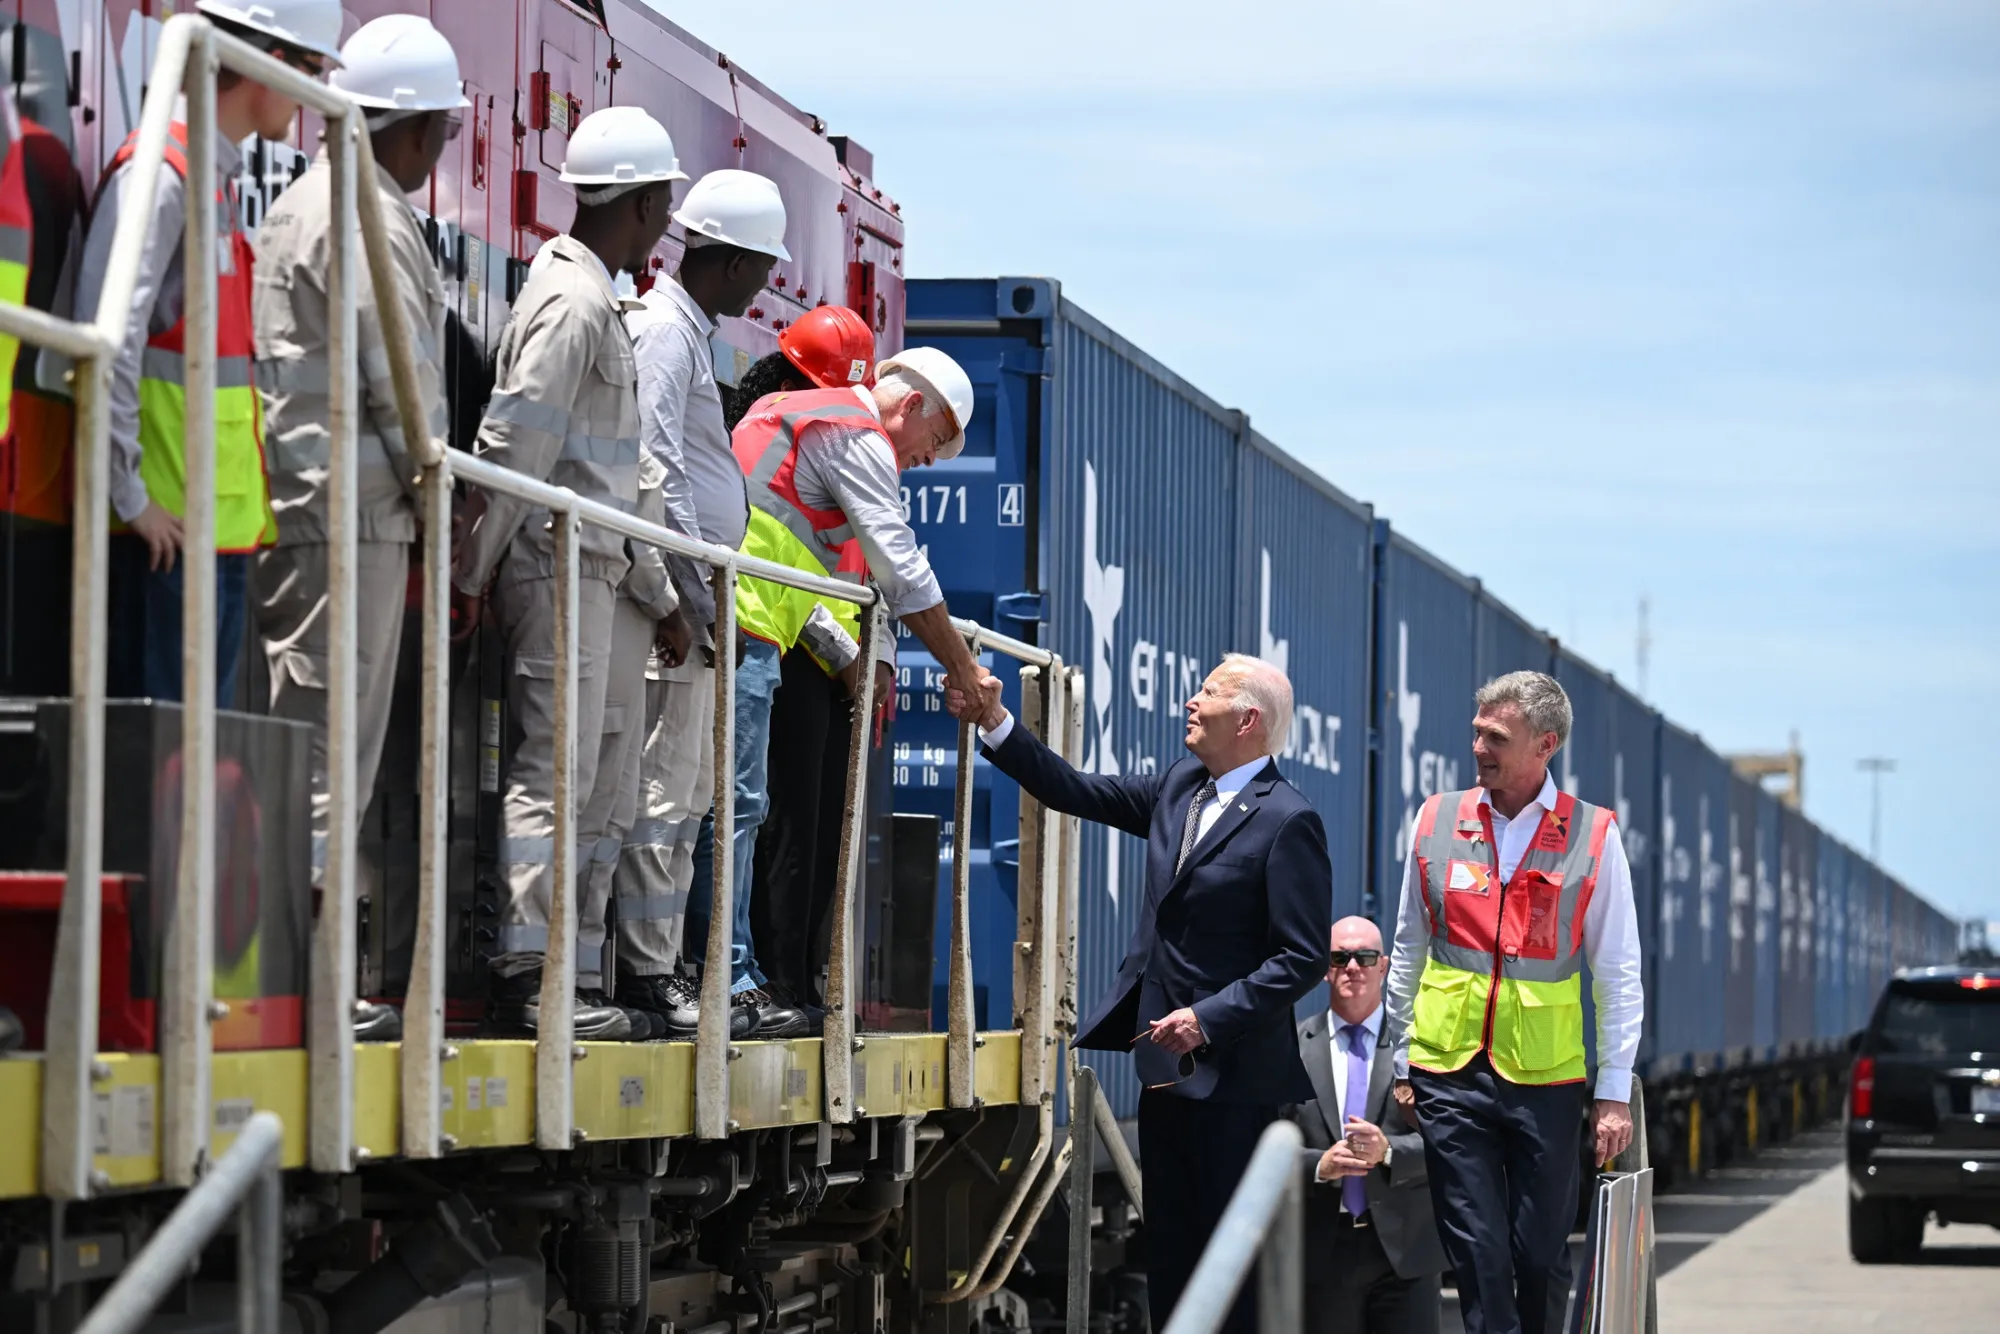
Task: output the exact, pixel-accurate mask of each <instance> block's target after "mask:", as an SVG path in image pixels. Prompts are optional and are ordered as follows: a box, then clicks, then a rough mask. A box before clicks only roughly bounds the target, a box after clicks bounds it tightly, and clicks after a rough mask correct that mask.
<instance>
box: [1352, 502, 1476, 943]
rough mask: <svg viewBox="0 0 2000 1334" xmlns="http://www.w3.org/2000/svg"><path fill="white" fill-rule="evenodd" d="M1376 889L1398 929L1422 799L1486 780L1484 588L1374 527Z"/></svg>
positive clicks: (1379, 905)
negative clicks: (1476, 654)
mask: <svg viewBox="0 0 2000 1334" xmlns="http://www.w3.org/2000/svg"><path fill="white" fill-rule="evenodd" d="M1376 535H1377V548H1376V550H1377V557H1376V559H1377V565H1376V570H1377V587H1376V604H1375V605H1376V635H1375V646H1376V651H1377V653H1378V654H1379V656H1378V657H1377V659H1376V663H1375V714H1374V727H1375V729H1376V734H1377V736H1379V737H1380V738H1381V753H1380V755H1379V756H1378V758H1377V760H1376V764H1375V809H1374V852H1373V865H1374V873H1373V880H1374V888H1375V903H1374V905H1373V907H1372V909H1371V911H1372V913H1373V915H1374V917H1375V919H1376V920H1377V921H1378V922H1381V923H1382V924H1383V931H1384V934H1385V935H1386V934H1389V933H1391V932H1393V931H1394V929H1395V918H1396V909H1397V905H1398V903H1399V902H1400V898H1401V893H1402V884H1403V867H1404V862H1405V860H1406V859H1407V857H1408V855H1409V841H1410V831H1411V829H1412V828H1413V827H1414V825H1415V823H1416V818H1417V812H1418V811H1419V810H1420V809H1422V807H1423V804H1424V798H1426V797H1428V796H1430V795H1431V794H1432V793H1434V792H1452V791H1457V790H1459V789H1462V788H1468V787H1471V786H1473V785H1474V784H1475V783H1477V782H1478V781H1479V780H1478V778H1477V776H1476V775H1475V774H1474V773H1473V768H1472V712H1473V709H1472V695H1473V691H1474V689H1475V688H1476V682H1475V681H1474V671H1473V667H1474V663H1473V646H1474V642H1475V639H1474V636H1475V627H1476V624H1477V617H1478V605H1479V592H1478V586H1477V585H1476V584H1475V583H1474V582H1473V581H1472V580H1470V579H1467V578H1466V577H1465V576H1464V575H1461V574H1459V573H1458V572H1457V571H1456V570H1454V569H1452V568H1451V567H1450V566H1449V565H1446V564H1445V563H1444V562H1443V561H1441V560H1439V559H1438V558H1437V557H1435V556H1433V555H1431V554H1430V553H1429V552H1428V551H1425V550H1424V549H1423V548H1422V547H1420V546H1418V545H1416V543H1414V542H1411V541H1409V540H1408V539H1407V538H1405V537H1404V536H1403V535H1402V534H1400V533H1397V532H1394V531H1392V530H1391V529H1390V528H1389V526H1388V525H1387V524H1384V523H1378V524H1377V525H1376Z"/></svg>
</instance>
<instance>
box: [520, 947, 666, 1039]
mask: <svg viewBox="0 0 2000 1334" xmlns="http://www.w3.org/2000/svg"><path fill="white" fill-rule="evenodd" d="M486 1018H487V1022H488V1023H490V1024H492V1025H493V1026H494V1027H496V1028H500V1029H504V1030H507V1031H509V1032H511V1033H514V1034H517V1035H520V1034H525V1035H526V1036H528V1037H535V1036H537V1035H538V1034H539V1032H540V1030H541V1023H542V970H541V968H540V967H539V966H536V967H531V968H526V969H522V970H520V971H518V972H514V973H512V974H502V973H500V972H498V971H496V972H495V973H494V974H493V980H492V984H491V987H490V989H489V992H488V1000H487V1005H486ZM570 1021H571V1028H572V1031H573V1032H574V1034H575V1036H576V1040H577V1041H579V1042H643V1041H645V1039H646V1037H647V1035H648V1034H650V1033H651V1032H652V1030H653V1025H652V1022H651V1021H650V1020H643V1019H642V1020H640V1022H639V1023H638V1024H636V1025H635V1024H634V1023H633V1016H632V1015H631V1014H630V1013H628V1012H627V1011H625V1010H623V1009H620V1008H619V1007H618V1006H615V1005H600V1004H593V1003H592V1002H591V1001H589V1000H586V999H585V998H584V996H583V995H582V994H581V993H579V994H578V996H577V998H576V1005H575V1008H574V1009H573V1010H572V1011H571V1014H570Z"/></svg>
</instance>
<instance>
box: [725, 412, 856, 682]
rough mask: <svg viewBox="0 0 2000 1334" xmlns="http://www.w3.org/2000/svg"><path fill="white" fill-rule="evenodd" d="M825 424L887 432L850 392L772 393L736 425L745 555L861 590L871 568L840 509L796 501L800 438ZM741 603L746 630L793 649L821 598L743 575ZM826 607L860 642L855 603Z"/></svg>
mask: <svg viewBox="0 0 2000 1334" xmlns="http://www.w3.org/2000/svg"><path fill="white" fill-rule="evenodd" d="M821 424H826V425H834V426H850V427H863V428H866V429H869V430H875V431H879V430H881V428H882V423H881V420H880V419H879V418H877V417H876V415H875V414H874V413H873V412H871V411H869V410H868V408H867V407H865V406H863V404H862V403H861V401H860V399H858V398H857V397H855V394H854V391H853V390H851V389H809V390H805V391H803V392H799V393H779V394H770V395H768V396H766V397H764V398H761V399H759V400H757V402H756V403H754V404H753V405H751V408H750V411H749V412H747V413H745V414H744V417H743V420H742V421H740V422H738V423H737V424H736V430H735V431H734V432H733V433H732V434H731V436H730V446H731V448H733V449H734V450H735V452H736V462H737V464H738V465H739V466H740V467H741V468H742V469H743V475H744V477H745V479H747V480H748V482H749V483H750V511H751V512H750V524H749V528H748V530H747V531H746V532H745V534H744V537H743V551H744V553H745V554H746V555H751V556H760V557H762V558H763V559H765V560H769V561H774V562H776V563H778V564H780V565H789V566H791V567H792V568H793V569H796V570H803V571H805V572H806V573H808V574H820V575H830V576H832V577H833V578H836V579H843V580H848V581H851V582H853V583H860V582H861V581H862V580H864V579H866V578H867V577H868V562H867V559H866V558H865V557H864V556H863V555H862V553H861V541H860V539H859V538H857V537H855V535H854V529H853V528H852V526H851V525H849V523H848V522H847V515H845V514H844V513H842V512H841V511H840V510H837V509H816V508H814V507H813V506H811V505H808V504H806V503H805V501H803V500H801V499H800V498H799V488H798V479H797V476H796V473H797V470H798V443H799V437H800V436H801V435H802V434H804V432H805V429H806V428H807V427H808V426H814V425H821ZM737 601H738V607H737V616H738V619H739V621H740V623H741V624H742V626H743V628H744V630H746V631H747V632H749V633H750V634H753V635H756V636H757V637H758V638H760V639H765V640H769V641H770V642H771V643H774V644H776V645H777V646H778V647H779V648H781V649H786V650H789V649H790V648H791V647H792V645H793V644H795V643H797V642H798V637H799V631H800V628H801V627H802V626H804V624H805V620H806V617H807V616H809V615H810V614H811V612H812V607H813V604H814V603H815V602H819V601H820V599H818V598H815V597H814V596H813V595H812V594H810V593H805V592H801V591H800V590H798V589H795V588H786V587H784V586H782V585H779V584H774V583H771V582H770V581H769V580H765V579H756V578H752V577H750V576H748V575H745V576H744V577H742V578H741V579H739V580H738V581H737ZM825 606H826V608H827V610H828V611H830V612H832V613H833V615H834V619H835V620H837V621H839V622H840V624H841V625H842V627H844V628H845V629H846V630H847V632H848V634H850V635H852V636H854V638H855V640H856V641H857V642H859V640H860V637H861V636H860V633H859V626H860V616H859V612H858V609H857V608H856V606H855V604H854V603H852V602H842V601H839V600H837V599H828V600H826V602H825Z"/></svg>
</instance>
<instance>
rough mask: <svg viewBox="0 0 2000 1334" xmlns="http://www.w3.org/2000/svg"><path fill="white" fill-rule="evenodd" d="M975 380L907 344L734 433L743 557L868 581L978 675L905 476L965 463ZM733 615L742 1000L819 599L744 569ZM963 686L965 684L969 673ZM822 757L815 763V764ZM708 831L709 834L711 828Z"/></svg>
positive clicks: (955, 662) (706, 843) (754, 973)
mask: <svg viewBox="0 0 2000 1334" xmlns="http://www.w3.org/2000/svg"><path fill="white" fill-rule="evenodd" d="M972 407H973V399H972V381H971V380H970V379H968V378H967V377H966V374H965V372H964V371H963V370H962V369H960V368H959V365H958V363H957V362H955V361H953V360H952V359H951V358H950V357H948V356H946V355H945V354H944V353H942V352H940V351H938V350H937V349H936V348H929V347H917V348H910V349H908V350H906V351H904V352H902V353H900V354H899V355H897V356H895V357H891V358H889V359H888V360H887V361H884V362H882V363H881V365H880V366H879V367H878V368H877V374H876V381H875V384H874V385H873V387H869V388H851V389H815V390H810V391H808V392H805V393H798V394H774V395H772V396H771V397H770V398H767V399H765V400H764V401H763V402H762V403H760V404H758V405H757V406H756V407H754V408H753V409H752V410H751V412H750V414H749V415H748V416H746V417H745V418H744V419H743V420H742V422H741V423H740V424H738V426H737V427H736V430H735V432H734V435H733V436H732V443H733V445H734V448H735V451H736V461H737V463H738V464H740V465H741V466H742V468H743V472H744V475H745V476H746V477H748V479H749V484H750V504H751V508H752V511H753V512H752V514H751V516H750V530H749V533H748V535H747V536H746V537H745V538H744V540H743V551H744V553H745V554H746V555H751V556H757V557H760V558H762V559H764V560H769V561H774V562H776V563H778V564H780V565H789V566H791V567H792V568H794V569H797V570H803V571H806V572H808V573H811V574H816V575H823V576H828V575H830V576H832V577H834V578H838V579H849V580H853V581H855V582H857V583H858V582H860V581H861V580H863V579H865V578H869V577H872V578H873V579H874V581H875V584H876V586H877V587H878V588H879V589H880V590H881V593H882V597H883V600H884V601H885V602H886V603H887V604H888V608H889V611H890V613H891V614H893V615H895V616H898V617H900V618H901V620H902V622H903V624H905V625H907V626H908V627H909V628H910V630H911V631H912V632H913V633H914V634H915V635H916V636H917V638H918V639H920V640H921V641H923V644H924V646H925V647H926V648H928V649H929V650H930V651H931V653H932V654H933V655H934V656H935V657H936V658H937V660H938V661H939V662H940V663H941V664H942V665H943V666H944V669H945V670H946V671H947V672H950V673H958V672H970V671H972V670H973V666H974V662H973V657H972V653H971V651H970V650H969V649H968V648H967V647H966V644H965V641H964V640H963V639H961V638H960V637H959V635H958V632H957V631H956V630H955V629H953V628H952V624H951V610H950V608H948V607H947V606H946V605H945V601H944V592H943V590H942V589H941V588H940V587H939V586H938V581H937V575H936V574H935V573H933V572H932V570H931V564H930V560H929V559H928V558H927V557H926V556H925V555H924V551H923V548H922V547H921V546H919V545H918V543H917V538H916V534H915V533H914V532H912V531H911V529H910V523H909V519H908V518H907V517H906V516H905V514H904V512H903V498H902V488H901V484H900V482H899V481H898V479H897V473H899V472H900V471H902V470H904V469H907V468H922V467H928V466H929V465H930V464H931V463H932V462H934V461H936V460H938V459H951V458H956V457H957V456H958V453H959V451H960V450H962V449H964V448H965V427H966V426H967V425H968V424H970V422H971V421H972ZM737 589H738V592H737V599H738V613H737V614H738V616H739V617H740V619H741V623H742V625H743V628H744V630H745V631H747V632H748V634H749V637H750V640H749V645H748V647H747V648H746V649H745V651H744V657H743V665H742V667H740V668H739V669H738V671H737V676H736V719H735V723H736V800H735V840H734V842H735V847H734V849H733V856H734V859H735V883H736V894H735V910H736V911H735V921H734V923H733V924H732V927H731V929H732V932H733V936H732V940H733V942H734V945H733V948H732V950H731V952H730V960H731V971H732V976H731V978H730V989H731V991H732V992H739V993H740V992H747V991H755V990H758V989H760V988H761V987H762V986H763V985H764V982H765V979H764V978H763V977H762V976H761V974H760V973H759V971H758V969H757V965H756V953H755V947H754V944H753V943H752V941H751V929H750V899H751V893H750V890H751V885H752V883H753V879H752V878H753V873H754V870H755V856H756V846H757V827H758V825H760V824H761V823H762V822H763V819H764V815H765V812H766V809H767V800H766V794H767V787H768V772H769V771H768V768H767V761H768V758H769V756H770V755H771V754H773V753H776V754H778V755H779V756H780V757H781V758H782V759H783V760H784V761H785V762H786V763H788V764H791V763H804V762H806V760H807V758H808V757H803V756H798V755H795V754H792V753H790V752H788V751H786V750H783V749H779V750H777V751H775V752H774V751H773V748H772V734H771V706H772V702H773V698H774V696H775V695H776V693H777V689H778V683H779V680H780V666H779V663H780V659H781V658H782V657H783V656H784V654H786V653H788V652H790V651H791V649H792V648H793V646H794V645H796V644H797V643H799V641H800V638H801V635H802V634H803V632H804V631H805V628H806V626H807V625H808V623H809V622H810V621H811V620H812V619H813V616H814V613H815V611H816V610H818V609H822V606H823V604H822V603H821V602H820V601H819V600H818V599H816V598H815V597H813V595H812V594H810V593H806V592H803V591H801V590H799V589H794V588H786V587H783V586H781V585H778V584H774V583H771V582H769V581H768V580H764V579H756V578H752V577H750V576H748V575H745V576H743V577H741V578H739V579H738V581H737ZM841 606H842V608H843V610H842V611H841V613H840V615H839V617H838V618H837V619H840V620H842V621H844V622H845V624H844V626H843V628H844V630H845V631H846V633H847V635H848V636H849V638H854V637H856V634H857V630H858V622H859V616H858V612H859V609H858V607H856V606H855V605H854V604H851V603H843V604H841ZM962 679H970V678H969V677H966V678H962ZM809 758H810V760H811V762H812V763H815V764H817V763H819V759H820V757H819V756H812V757H809ZM704 832H705V833H706V832H707V831H704ZM713 856H714V851H713V838H712V836H709V837H705V838H704V839H703V840H702V843H701V845H699V846H698V847H697V850H696V866H695V880H696V882H697V883H700V882H701V881H702V879H703V870H704V865H703V863H704V862H705V861H707V860H708V858H711V857H713ZM705 906H706V905H704V904H702V903H701V901H700V896H699V895H697V896H696V899H695V902H694V903H692V904H690V905H689V907H690V911H689V913H688V928H689V929H688V935H689V939H690V944H691V945H692V943H693V941H694V939H695V938H697V937H699V938H701V939H706V937H707V933H708V930H709V924H708V922H707V918H706V915H703V916H702V917H701V918H700V919H699V920H700V925H699V927H697V914H696V910H697V909H700V908H703V907H705Z"/></svg>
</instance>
